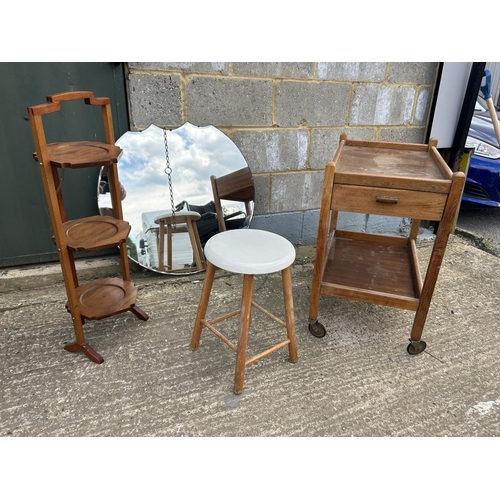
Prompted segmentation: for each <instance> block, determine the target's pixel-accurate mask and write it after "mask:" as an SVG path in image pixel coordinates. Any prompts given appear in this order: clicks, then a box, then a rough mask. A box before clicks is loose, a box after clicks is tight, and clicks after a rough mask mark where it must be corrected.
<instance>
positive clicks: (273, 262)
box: [205, 229, 295, 274]
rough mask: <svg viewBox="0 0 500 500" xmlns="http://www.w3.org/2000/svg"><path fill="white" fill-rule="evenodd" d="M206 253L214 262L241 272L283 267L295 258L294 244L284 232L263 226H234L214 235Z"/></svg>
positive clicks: (269, 270)
mask: <svg viewBox="0 0 500 500" xmlns="http://www.w3.org/2000/svg"><path fill="white" fill-rule="evenodd" d="M205 257H206V258H207V260H208V261H209V262H211V263H212V264H213V265H214V266H216V267H218V268H220V269H224V270H226V271H230V272H233V273H239V274H267V273H274V272H276V271H281V270H283V269H286V268H287V267H289V266H291V265H292V264H293V262H294V261H295V248H294V247H293V245H292V244H291V243H290V242H289V241H288V240H287V239H285V238H283V237H282V236H279V235H277V234H275V233H270V232H269V231H261V230H260V229H235V230H232V231H224V232H222V233H218V234H216V235H215V236H212V237H211V238H210V239H209V240H208V241H207V243H206V245H205Z"/></svg>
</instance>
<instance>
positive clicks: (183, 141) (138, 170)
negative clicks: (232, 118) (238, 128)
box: [99, 123, 247, 239]
mask: <svg viewBox="0 0 500 500" xmlns="http://www.w3.org/2000/svg"><path fill="white" fill-rule="evenodd" d="M167 142H168V153H169V161H170V167H171V169H172V173H171V177H172V189H173V195H174V204H175V205H177V204H179V203H180V202H181V201H184V200H186V201H187V202H188V203H191V204H194V205H204V204H205V203H208V202H209V201H211V200H212V199H213V196H212V187H211V184H210V176H211V175H215V176H217V177H220V176H222V175H225V174H227V173H229V172H233V171H235V170H238V169H240V168H244V167H246V166H247V164H246V162H245V159H244V158H243V155H242V154H241V152H240V151H239V149H238V148H237V147H236V145H235V144H234V143H233V142H232V141H231V139H229V138H228V137H227V136H226V135H225V134H224V133H222V132H221V131H220V130H218V129H216V128H215V127H213V126H208V127H196V126H194V125H191V124H190V123H185V124H184V125H183V126H182V127H180V128H178V129H175V130H172V131H167ZM116 145H117V146H119V147H120V148H122V150H123V153H122V156H121V157H120V160H119V161H118V175H119V178H120V182H121V183H122V185H123V187H124V188H125V190H126V192H127V195H126V197H125V199H124V200H123V201H122V207H123V218H124V219H125V220H126V221H128V222H129V223H130V224H131V226H132V230H131V231H130V236H131V237H132V238H134V239H135V236H136V235H137V234H139V233H140V232H141V230H142V227H141V226H142V221H141V217H142V213H144V212H152V211H158V210H164V211H169V210H171V202H170V192H169V183H168V177H167V174H166V173H165V168H166V166H167V163H166V156H165V143H164V137H163V129H161V128H159V127H157V126H155V125H150V126H149V127H148V128H147V129H146V130H144V131H142V132H127V133H126V134H124V135H123V136H122V137H120V139H118V141H116ZM99 206H100V208H103V207H110V206H111V201H110V197H109V194H107V195H100V196H99Z"/></svg>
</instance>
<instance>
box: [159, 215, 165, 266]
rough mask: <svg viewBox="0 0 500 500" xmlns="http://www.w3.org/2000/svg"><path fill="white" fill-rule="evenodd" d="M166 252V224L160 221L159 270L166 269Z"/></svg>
mask: <svg viewBox="0 0 500 500" xmlns="http://www.w3.org/2000/svg"><path fill="white" fill-rule="evenodd" d="M164 252H165V225H164V224H163V221H160V229H159V231H158V271H161V272H163V271H165V265H164V263H163V262H164V261H163V258H164Z"/></svg>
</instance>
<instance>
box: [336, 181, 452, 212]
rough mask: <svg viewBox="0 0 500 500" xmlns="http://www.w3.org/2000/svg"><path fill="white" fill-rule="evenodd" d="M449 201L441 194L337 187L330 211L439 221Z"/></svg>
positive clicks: (341, 185)
mask: <svg viewBox="0 0 500 500" xmlns="http://www.w3.org/2000/svg"><path fill="white" fill-rule="evenodd" d="M446 199H447V195H446V194H442V193H428V192H425V191H410V190H405V189H385V188H378V187H377V188H374V187H366V186H352V185H346V184H334V186H333V195H332V205H331V208H332V210H338V211H344V212H358V213H364V214H375V215H389V216H393V217H408V218H412V219H420V220H422V219H423V220H433V221H437V220H441V217H442V215H443V210H444V206H445V203H446Z"/></svg>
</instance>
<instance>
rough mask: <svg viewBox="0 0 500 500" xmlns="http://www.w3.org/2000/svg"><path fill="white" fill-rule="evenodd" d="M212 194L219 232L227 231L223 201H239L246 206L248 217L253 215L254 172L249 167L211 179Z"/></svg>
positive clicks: (213, 176)
mask: <svg viewBox="0 0 500 500" xmlns="http://www.w3.org/2000/svg"><path fill="white" fill-rule="evenodd" d="M210 181H211V183H212V192H213V195H214V203H215V209H216V212H217V220H218V223H219V231H225V230H226V224H225V221H224V213H223V210H222V203H221V200H228V201H239V202H243V203H244V204H245V211H246V214H247V217H248V216H252V215H253V203H254V200H255V187H254V183H253V177H252V171H251V170H250V168H249V167H245V168H242V169H240V170H236V171H235V172H231V173H230V174H226V175H223V176H222V177H216V176H215V175H212V176H211V177H210Z"/></svg>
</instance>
